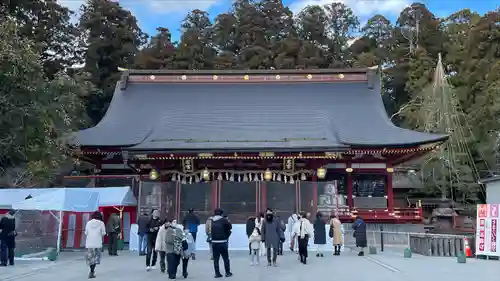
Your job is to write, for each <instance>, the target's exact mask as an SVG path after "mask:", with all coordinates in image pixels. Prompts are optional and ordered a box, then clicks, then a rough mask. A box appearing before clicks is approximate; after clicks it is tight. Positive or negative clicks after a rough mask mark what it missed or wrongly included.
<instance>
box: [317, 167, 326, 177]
mask: <svg viewBox="0 0 500 281" xmlns="http://www.w3.org/2000/svg"><path fill="white" fill-rule="evenodd" d="M316 175H317V176H318V179H324V178H325V177H326V169H325V168H323V167H321V168H318V170H317V171H316Z"/></svg>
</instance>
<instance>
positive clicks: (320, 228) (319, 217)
mask: <svg viewBox="0 0 500 281" xmlns="http://www.w3.org/2000/svg"><path fill="white" fill-rule="evenodd" d="M325 225H326V224H325V220H324V219H323V214H322V213H321V212H318V213H317V214H316V220H315V221H314V244H315V245H316V256H317V257H323V250H324V248H325V244H326V228H325Z"/></svg>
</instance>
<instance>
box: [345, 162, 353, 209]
mask: <svg viewBox="0 0 500 281" xmlns="http://www.w3.org/2000/svg"><path fill="white" fill-rule="evenodd" d="M346 172H347V206H349V209H352V208H353V207H354V198H353V193H354V192H353V188H352V168H351V164H350V163H348V164H347V168H346Z"/></svg>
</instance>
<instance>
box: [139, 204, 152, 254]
mask: <svg viewBox="0 0 500 281" xmlns="http://www.w3.org/2000/svg"><path fill="white" fill-rule="evenodd" d="M149 220H150V216H149V215H148V213H144V214H142V215H141V216H140V217H139V219H138V220H137V236H138V237H139V247H138V248H139V256H145V255H146V250H147V247H148V240H147V239H148V232H149V229H148V223H149Z"/></svg>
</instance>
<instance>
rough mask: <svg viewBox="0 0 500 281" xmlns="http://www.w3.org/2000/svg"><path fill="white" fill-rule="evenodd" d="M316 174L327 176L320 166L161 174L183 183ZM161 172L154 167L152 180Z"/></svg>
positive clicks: (290, 179)
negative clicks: (305, 168) (291, 168)
mask: <svg viewBox="0 0 500 281" xmlns="http://www.w3.org/2000/svg"><path fill="white" fill-rule="evenodd" d="M314 174H316V175H317V177H318V178H319V179H323V178H325V176H326V169H324V168H320V169H318V170H317V171H316V173H315V172H314V171H312V170H300V171H296V172H292V173H290V172H284V171H271V170H269V169H266V170H265V171H224V170H208V169H204V170H202V171H199V172H195V173H190V174H185V173H180V172H178V171H162V172H161V175H163V176H167V177H169V176H170V177H171V181H179V182H181V183H183V184H186V183H193V182H201V181H210V180H213V179H215V180H226V181H235V182H248V181H279V182H281V181H283V182H285V183H291V184H293V183H295V181H296V180H302V181H305V180H307V177H308V176H311V175H314ZM161 175H160V172H158V171H157V170H156V169H152V170H151V171H150V173H149V179H150V180H158V179H160V177H161Z"/></svg>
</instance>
